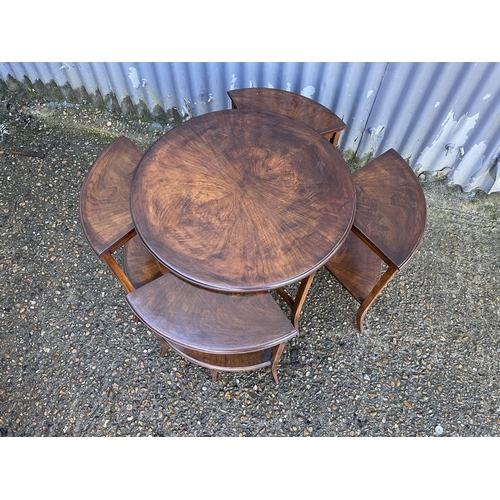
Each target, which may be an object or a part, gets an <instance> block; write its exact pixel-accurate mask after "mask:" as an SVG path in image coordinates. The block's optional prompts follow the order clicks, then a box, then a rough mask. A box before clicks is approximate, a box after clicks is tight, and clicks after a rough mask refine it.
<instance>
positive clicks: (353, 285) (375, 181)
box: [325, 149, 427, 332]
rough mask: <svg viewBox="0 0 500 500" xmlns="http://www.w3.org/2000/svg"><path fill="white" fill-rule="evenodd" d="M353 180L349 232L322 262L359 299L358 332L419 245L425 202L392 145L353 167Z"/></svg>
mask: <svg viewBox="0 0 500 500" xmlns="http://www.w3.org/2000/svg"><path fill="white" fill-rule="evenodd" d="M353 179H354V183H355V186H356V216H355V219H354V223H353V226H352V233H351V234H350V235H349V237H348V238H347V240H346V241H345V243H344V244H343V245H342V247H341V248H340V250H339V251H338V252H337V253H336V254H335V255H334V256H333V257H332V258H331V259H330V260H329V261H328V262H327V263H326V264H325V267H326V268H327V269H328V270H329V271H330V272H331V273H332V274H333V275H334V276H335V278H337V280H338V281H339V282H340V283H341V284H342V285H343V286H344V287H345V288H346V289H347V290H348V291H349V292H350V293H351V295H352V296H353V297H354V298H355V299H356V300H357V301H358V302H359V303H360V304H361V305H360V307H359V309H358V312H357V315H356V322H357V325H358V328H359V330H360V331H361V332H363V320H364V317H365V315H366V312H367V310H368V308H369V307H370V306H371V305H372V303H373V302H374V300H375V299H376V298H377V297H378V296H379V295H380V293H381V292H382V290H383V289H384V288H385V287H386V286H387V284H388V283H389V282H390V280H391V279H392V278H393V277H394V276H395V274H396V273H397V272H398V271H399V270H401V269H402V268H403V267H404V266H405V265H406V264H407V263H408V261H409V260H410V259H411V257H412V256H413V255H414V254H415V252H416V251H417V249H418V247H419V246H420V244H421V242H422V239H423V236H424V232H425V225H426V218H427V207H426V202H425V196H424V192H423V190H422V187H421V186H420V182H419V180H418V178H417V177H416V175H415V173H414V172H413V170H412V169H411V168H410V166H409V165H408V164H407V163H406V162H405V161H404V159H403V158H402V157H401V156H400V155H399V153H397V152H396V151H395V150H394V149H391V150H389V151H387V152H385V153H384V154H382V155H380V156H379V157H377V158H375V159H374V160H372V161H371V162H369V163H368V164H367V165H366V166H364V167H363V168H361V169H360V170H358V171H356V172H355V173H354V174H353ZM382 262H385V264H386V269H385V270H384V272H383V274H381V273H382Z"/></svg>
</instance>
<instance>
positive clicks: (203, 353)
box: [127, 273, 298, 383]
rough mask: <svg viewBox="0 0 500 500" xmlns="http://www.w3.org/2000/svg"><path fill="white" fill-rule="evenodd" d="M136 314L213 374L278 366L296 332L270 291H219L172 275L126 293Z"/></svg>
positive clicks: (272, 370)
mask: <svg viewBox="0 0 500 500" xmlns="http://www.w3.org/2000/svg"><path fill="white" fill-rule="evenodd" d="M127 302H128V303H129V305H130V307H131V308H132V310H133V311H134V313H135V314H136V315H137V316H138V317H139V318H140V319H141V320H142V321H143V322H144V323H145V324H146V325H147V326H148V327H149V328H150V329H151V330H152V331H153V332H155V334H156V335H157V336H159V337H160V338H162V339H163V340H164V341H165V342H167V343H168V345H170V347H172V349H174V350H175V351H177V352H178V353H179V354H181V355H182V356H184V357H185V358H187V359H188V360H190V361H192V362H194V363H197V364H198V365H201V366H204V367H207V368H209V369H210V370H211V372H212V380H213V381H214V382H215V380H216V376H217V371H218V370H225V371H242V370H253V369H257V368H262V367H265V366H270V367H271V372H272V374H273V377H274V379H275V381H276V383H278V374H277V366H278V362H279V360H280V357H281V354H282V352H283V349H284V347H285V344H286V342H287V341H288V340H289V339H291V338H293V337H294V336H296V335H298V333H297V331H296V330H295V329H294V328H293V327H292V325H291V323H290V321H289V320H288V318H287V317H286V316H285V314H284V313H283V312H282V311H281V309H280V307H279V306H278V304H276V302H275V301H274V299H273V298H272V296H271V295H270V294H269V293H268V292H260V293H245V294H239V293H219V292H216V291H211V290H207V289H204V288H201V287H197V286H194V285H192V284H189V283H186V282H184V281H183V280H181V279H179V278H177V277H176V276H174V275H173V274H172V273H168V274H165V275H164V276H162V277H160V278H158V279H156V280H155V281H152V282H151V283H149V284H147V285H145V286H143V287H141V288H139V289H138V290H136V291H134V292H132V293H130V294H128V295H127Z"/></svg>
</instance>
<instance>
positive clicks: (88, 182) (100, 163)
mask: <svg viewBox="0 0 500 500" xmlns="http://www.w3.org/2000/svg"><path fill="white" fill-rule="evenodd" d="M142 155H143V152H142V151H141V150H140V149H139V148H138V147H137V146H135V145H134V144H133V143H132V141H130V140H129V139H127V138H126V137H124V136H121V137H119V138H118V139H115V140H114V141H113V142H112V143H111V144H110V145H109V146H108V147H107V148H106V149H105V150H104V151H103V152H102V153H101V154H100V155H99V156H98V157H97V159H96V161H95V162H94V164H93V165H92V167H91V168H90V170H89V172H88V174H87V176H86V177H85V181H84V183H83V186H82V191H81V193H80V222H81V224H82V228H83V233H84V234H85V237H86V238H87V241H88V243H89V245H90V246H91V248H92V249H93V250H94V252H95V253H96V254H97V255H98V256H99V257H101V258H102V259H103V260H104V262H106V264H107V265H108V266H109V268H110V269H111V271H113V273H114V274H115V276H116V277H117V278H118V280H119V281H120V283H121V284H122V285H123V287H124V288H125V289H126V290H127V292H131V291H132V290H133V289H134V286H133V285H132V283H131V282H130V280H129V279H128V277H127V276H126V275H125V273H124V272H123V270H122V269H121V268H120V266H119V265H118V263H117V262H116V260H115V258H114V257H113V253H114V252H116V250H118V249H119V248H120V247H122V246H123V245H124V244H125V243H126V242H127V241H128V240H130V239H131V238H132V237H133V236H134V235H135V228H134V225H133V223H132V217H131V215H130V186H131V184H132V178H133V176H134V172H135V169H136V168H137V164H138V163H139V161H140V159H141V158H142Z"/></svg>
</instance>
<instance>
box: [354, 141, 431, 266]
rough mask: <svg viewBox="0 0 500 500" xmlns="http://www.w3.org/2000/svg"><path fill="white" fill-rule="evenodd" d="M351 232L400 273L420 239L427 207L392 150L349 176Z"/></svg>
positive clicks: (409, 171) (405, 166) (407, 169)
mask: <svg viewBox="0 0 500 500" xmlns="http://www.w3.org/2000/svg"><path fill="white" fill-rule="evenodd" d="M353 180H354V184H355V186H356V200H357V201H356V217H355V219H354V224H353V230H354V231H356V233H357V234H359V235H360V236H361V237H362V238H364V239H365V241H366V242H367V243H368V244H370V245H372V246H373V247H374V248H375V249H376V250H378V251H379V252H380V253H381V254H382V255H383V256H384V260H386V261H387V263H388V264H391V263H392V264H394V265H395V266H396V267H397V268H398V269H401V268H402V267H403V266H404V265H405V264H406V263H407V262H408V260H409V259H410V258H411V257H412V256H413V254H414V253H415V251H416V250H417V248H418V247H419V245H420V243H421V241H422V238H423V236H424V231H425V224H426V218H427V206H426V202H425V196H424V192H423V190H422V187H421V186H420V182H419V180H418V178H417V176H416V175H415V172H413V170H412V169H411V167H410V166H409V165H408V163H406V161H404V159H403V158H402V157H401V156H400V155H399V153H397V152H396V151H395V150H394V149H390V150H389V151H387V152H385V153H384V154H382V155H380V156H378V157H377V158H375V159H374V160H372V161H371V162H369V163H368V164H367V165H365V166H364V167H363V168H361V169H359V170H358V171H356V172H355V173H354V174H353Z"/></svg>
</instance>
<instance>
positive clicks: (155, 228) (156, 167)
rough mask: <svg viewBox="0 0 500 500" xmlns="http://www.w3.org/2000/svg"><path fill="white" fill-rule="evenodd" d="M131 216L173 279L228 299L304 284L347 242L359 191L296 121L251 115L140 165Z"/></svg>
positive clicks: (218, 115)
mask: <svg viewBox="0 0 500 500" xmlns="http://www.w3.org/2000/svg"><path fill="white" fill-rule="evenodd" d="M130 207H131V213H132V218H133V221H134V225H135V228H136V230H137V233H138V234H139V236H140V237H141V239H142V240H143V242H144V244H145V245H146V246H147V247H148V249H149V250H150V252H151V253H152V254H153V255H154V256H155V257H156V258H157V259H158V260H159V261H160V262H161V263H162V264H164V265H165V266H166V267H167V268H168V269H170V270H171V271H172V272H173V273H174V274H176V275H177V276H179V277H180V278H183V279H185V280H187V281H188V282H191V283H193V284H196V285H200V286H202V287H205V288H210V289H215V290H219V291H226V292H255V291H262V290H270V289H273V288H279V287H282V286H285V285H287V284H290V283H294V282H296V281H299V280H301V279H302V278H304V277H306V276H308V275H310V274H311V273H312V272H314V271H315V270H316V269H318V268H319V267H321V266H322V265H323V264H324V263H325V262H326V261H327V260H328V259H329V258H330V257H331V256H332V255H333V253H334V252H335V251H336V249H337V248H338V247H339V245H340V244H341V243H342V242H343V241H344V240H345V238H346V237H347V234H348V232H349V230H350V228H351V225H352V222H353V219H354V212H355V189H354V184H353V182H352V179H351V174H350V171H349V168H348V166H347V164H346V163H345V161H344V159H343V158H342V156H341V155H340V153H339V152H338V151H337V150H336V149H335V148H334V147H332V145H331V144H330V143H329V142H328V141H327V140H326V139H324V138H323V137H321V136H320V135H319V134H318V133H317V132H315V131H314V130H312V129H311V128H309V127H308V126H306V125H304V124H303V123H301V122H300V121H297V120H293V119H291V118H289V117H287V116H284V115H279V114H274V113H262V112H255V111H248V110H224V111H216V112H213V113H208V114H204V115H201V116H198V117H195V118H192V119H190V120H189V121H187V122H184V123H182V124H181V125H178V126H177V127H175V128H174V129H172V130H170V131H169V132H167V133H166V134H165V135H163V136H162V137H161V138H160V139H158V141H157V142H155V143H154V144H153V145H152V146H151V147H150V149H149V150H148V151H147V152H146V154H145V155H144V156H143V158H142V160H141V161H140V163H139V165H138V167H137V170H136V173H135V176H134V179H133V182H132V194H131V203H130Z"/></svg>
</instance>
